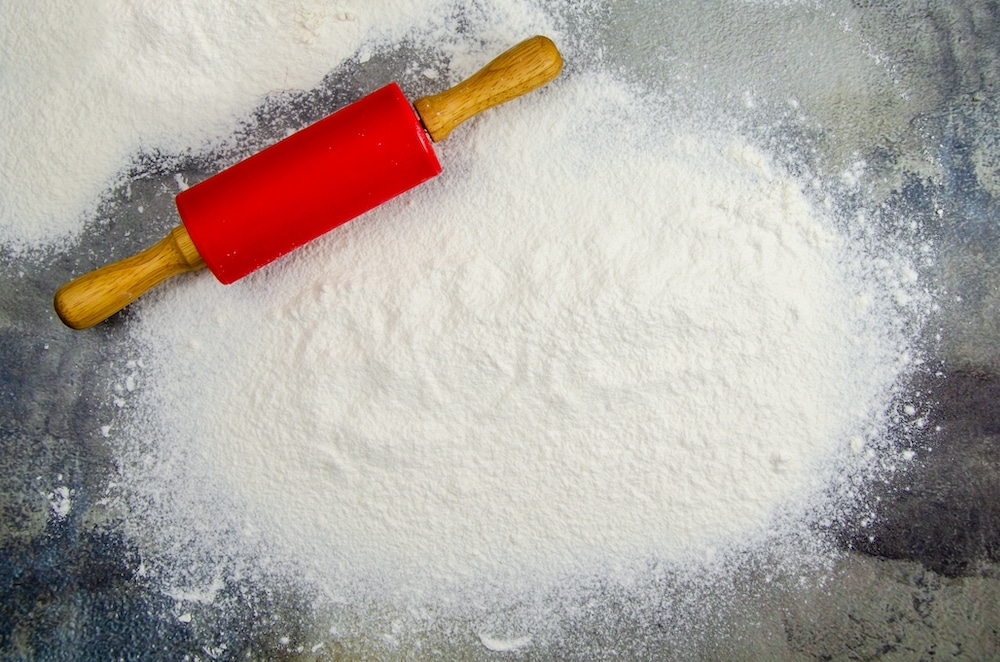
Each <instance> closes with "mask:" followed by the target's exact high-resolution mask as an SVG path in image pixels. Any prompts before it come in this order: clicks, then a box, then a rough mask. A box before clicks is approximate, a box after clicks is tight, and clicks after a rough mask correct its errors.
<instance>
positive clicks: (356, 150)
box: [54, 36, 562, 329]
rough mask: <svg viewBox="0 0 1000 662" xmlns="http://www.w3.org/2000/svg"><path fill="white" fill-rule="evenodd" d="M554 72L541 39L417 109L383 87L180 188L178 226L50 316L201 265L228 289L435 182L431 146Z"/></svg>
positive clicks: (73, 288) (126, 299) (77, 284)
mask: <svg viewBox="0 0 1000 662" xmlns="http://www.w3.org/2000/svg"><path fill="white" fill-rule="evenodd" d="M561 69H562V57H561V56H560V54H559V51H558V49H557V48H556V46H555V44H553V43H552V41H551V40H550V39H548V38H547V37H542V36H537V37H532V38H530V39H527V40H526V41H523V42H521V43H519V44H518V45H516V46H514V47H513V48H511V49H509V50H507V51H505V52H504V53H502V54H500V55H499V56H497V57H496V58H495V59H494V60H492V61H491V62H490V63H489V64H487V65H486V66H485V67H483V68H482V69H481V70H479V71H478V72H477V73H476V74H474V75H473V76H472V77H470V78H468V79H466V80H465V81H463V82H461V83H459V84H458V85H456V86H455V87H452V88H450V89H448V90H445V91H444V92H440V93H438V94H434V95H431V96H426V97H422V98H420V99H417V100H416V101H415V102H414V103H413V106H411V105H410V103H409V102H408V101H407V99H406V97H405V96H404V95H403V92H402V90H401V89H400V88H399V85H397V84H396V83H390V84H389V85H386V86H385V87H383V88H381V89H379V90H377V91H375V92H372V93H371V94H369V95H368V96H366V97H363V98H362V99H360V100H358V101H356V102H354V103H352V104H350V105H348V106H345V107H344V108H341V109H340V110H338V111H336V112H335V113H333V114H332V115H329V116H328V117H326V118H324V119H321V120H319V121H318V122H316V123H314V124H312V125H310V126H308V127H306V128H304V129H302V130H301V131H299V132H297V133H294V134H292V135H291V136H289V137H287V138H285V139H284V140H281V141H279V142H277V143H275V144H274V145H272V146H270V147H268V148H267V149H265V150H263V151H261V152H260V153H258V154H255V155H254V156H251V157H249V158H247V159H246V160H244V161H240V162H239V163H237V164H235V165H233V166H231V167H230V168H227V169H226V170H223V171H222V172H220V173H218V174H216V175H214V176H212V177H210V178H208V179H206V180H204V181H202V182H200V183H198V184H195V185H194V186H192V187H191V188H188V189H186V190H184V191H182V192H181V193H180V194H179V195H177V197H176V200H175V201H176V205H177V212H178V215H179V216H180V219H181V224H180V225H178V226H177V227H175V228H173V229H172V230H171V231H170V232H169V233H168V234H167V236H166V237H164V238H163V239H162V240H160V241H159V242H158V243H156V244H154V245H153V246H151V247H149V248H147V249H146V250H144V251H142V252H140V253H137V254H136V255H133V256H131V257H128V258H125V259H124V260H121V261H119V262H115V263H113V264H109V265H106V266H104V267H101V268H99V269H97V270H95V271H92V272H90V273H87V274H84V275H82V276H80V277H78V278H76V279H74V280H72V281H70V282H68V283H66V284H65V285H63V286H62V287H60V288H59V290H58V291H57V292H56V294H55V299H54V305H55V310H56V313H57V314H58V315H59V319H61V320H62V321H63V323H65V324H66V325H67V326H69V327H72V328H74V329H85V328H87V327H90V326H93V325H94V324H97V323H98V322H101V321H103V320H105V319H107V318H108V317H110V316H111V315H113V314H115V313H116V312H118V311H120V310H121V309H122V308H124V307H125V306H127V305H128V304H130V303H131V302H132V301H134V300H135V299H136V298H137V297H138V296H140V295H141V294H142V293H143V292H145V291H147V290H148V289H149V288H151V287H153V286H154V285H156V284H157V283H159V282H161V281H163V280H165V279H167V278H170V277H171V276H175V275H177V274H181V273H184V272H187V271H193V270H196V269H201V268H203V267H206V266H207V267H208V269H209V271H211V272H212V273H213V274H214V275H215V277H216V278H217V279H218V280H219V281H221V282H222V283H224V284H228V283H232V282H234V281H236V280H238V279H240V278H242V277H244V276H246V275H247V274H249V273H251V272H252V271H254V270H256V269H259V268H260V267H262V266H264V265H265V264H268V263H270V262H272V261H273V260H276V259H277V258H279V257H281V256H282V255H285V254H286V253H288V252H289V251H291V250H293V249H295V248H297V247H299V246H301V245H303V244H305V243H307V242H309V241H311V240H313V239H315V238H316V237H318V236H320V235H322V234H324V233H326V232H328V231H329V230H332V229H333V228H335V227H337V226H338V225H341V224H343V223H346V222H347V221H349V220H351V219H353V218H355V217H357V216H359V215H360V214H362V213H364V212H366V211H368V210H370V209H372V208H374V207H377V206H378V205H380V204H382V203H383V202H385V201H387V200H389V199H390V198H393V197H395V196H397V195H399V194H401V193H403V192H404V191H407V190H409V189H411V188H413V187H414V186H417V185H418V184H421V183H422V182H425V181H427V180H428V179H430V178H432V177H434V176H436V175H438V174H439V173H440V172H441V165H440V164H439V162H438V160H437V156H436V155H435V154H434V148H433V144H432V143H434V142H438V141H440V140H442V139H444V138H445V137H446V136H447V135H448V134H449V133H450V132H451V130H452V129H454V128H455V127H456V126H458V125H459V124H461V123H462V122H464V121H465V120H467V119H469V118H470V117H472V116H473V115H475V114H477V113H479V112H482V111H483V110H486V109H488V108H491V107H493V106H497V105H499V104H501V103H504V102H506V101H510V100H511V99H514V98H515V97H518V96H520V95H522V94H525V93H527V92H530V91H531V90H534V89H536V88H538V87H541V86H542V85H544V84H546V83H548V82H549V81H551V80H552V79H553V78H555V77H556V76H557V75H559V72H560V70H561ZM414 109H416V113H414Z"/></svg>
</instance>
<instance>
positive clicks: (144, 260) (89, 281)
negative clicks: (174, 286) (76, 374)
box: [53, 225, 205, 329]
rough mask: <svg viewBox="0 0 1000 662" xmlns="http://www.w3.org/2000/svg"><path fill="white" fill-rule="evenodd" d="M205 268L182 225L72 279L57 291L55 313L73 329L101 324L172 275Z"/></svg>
mask: <svg viewBox="0 0 1000 662" xmlns="http://www.w3.org/2000/svg"><path fill="white" fill-rule="evenodd" d="M204 266H205V261H204V260H202V259H201V255H199V254H198V249H197V248H195V245H194V242H192V241H191V237H190V235H188V233H187V230H186V229H185V228H184V226H183V225H178V226H177V227H175V228H174V229H173V230H171V231H170V233H169V234H168V235H167V236H166V237H164V238H163V239H161V240H160V241H159V242H157V243H156V244H154V245H153V246H150V247H149V248H147V249H146V250H144V251H142V252H141V253H137V254H135V255H133V256H132V257H127V258H125V259H124V260H120V261H118V262H114V263H112V264H109V265H106V266H103V267H101V268H100V269H97V270H95V271H91V272H90V273H88V274H84V275H83V276H80V277H79V278H76V279H74V280H71V281H70V282H68V283H66V284H65V285H63V286H62V287H60V288H59V290H58V291H56V295H55V300H54V301H53V303H54V305H55V309H56V314H57V315H59V319H61V320H62V321H63V323H64V324H65V325H66V326H68V327H71V328H73V329H86V328H88V327H91V326H93V325H95V324H97V323H98V322H103V321H104V320H106V319H107V318H109V317H111V316H112V315H114V314H115V313H117V312H118V311H119V310H121V309H122V308H124V307H125V306H127V305H129V304H130V303H132V302H133V301H135V299H136V298H137V297H138V296H139V295H141V294H142V293H143V292H145V291H146V290H148V289H149V288H151V287H153V286H154V285H156V284H157V283H159V282H160V281H163V280H166V279H167V278H170V277H171V276H176V275H177V274H181V273H184V272H185V271H194V270H195V269H201V268H202V267H204Z"/></svg>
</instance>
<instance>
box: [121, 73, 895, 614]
mask: <svg viewBox="0 0 1000 662" xmlns="http://www.w3.org/2000/svg"><path fill="white" fill-rule="evenodd" d="M623 107H625V108H629V109H631V110H632V113H629V114H626V116H625V117H622V112H621V111H622V108H623ZM637 121H639V122H642V124H641V125H640V127H641V129H639V130H637V128H638V127H637V126H636V124H635V122H637ZM592 127H601V129H602V130H601V132H599V133H598V132H595V131H594V130H593V128H592ZM441 157H442V161H443V162H444V163H445V164H446V172H445V174H444V175H443V176H442V177H441V178H439V179H438V180H436V181H435V182H433V183H432V184H430V185H428V186H426V187H424V188H423V189H421V190H419V191H416V192H414V193H413V194H411V195H406V196H405V197H404V198H402V199H400V200H397V201H395V202H394V203H392V204H389V205H387V206H385V207H384V208H382V209H379V210H377V211H375V212H374V213H372V214H371V215H369V216H366V217H364V218H362V219H359V220H357V221H355V222H354V223H353V224H351V225H349V226H345V227H344V228H342V229H338V230H337V231H335V232H334V233H332V234H331V235H330V236H328V237H326V238H325V239H323V240H322V241H320V242H318V243H316V244H314V245H312V246H310V247H308V248H307V249H305V250H304V251H302V252H301V253H300V254H298V255H296V256H294V257H292V258H290V259H289V260H287V261H285V262H284V263H282V264H279V265H277V266H275V267H274V268H273V269H267V270H265V271H263V272H260V273H259V274H257V275H255V277H253V278H251V279H250V280H249V281H247V282H243V283H240V284H237V285H235V286H232V287H228V288H225V287H221V286H219V284H218V283H217V282H215V281H214V279H213V278H212V277H211V276H210V275H208V274H204V275H203V276H201V277H199V278H197V279H195V280H192V281H190V282H185V283H184V285H183V286H177V287H172V288H166V289H165V290H164V292H163V294H162V296H159V297H157V298H155V299H154V300H152V301H151V302H150V303H149V304H148V305H145V306H143V308H142V314H141V322H140V324H139V326H138V328H137V329H136V332H137V333H138V334H141V336H142V337H143V339H144V342H145V345H146V347H148V348H149V350H150V356H152V357H153V358H154V359H155V361H154V362H152V363H151V362H150V361H149V360H148V359H147V361H146V365H147V367H151V366H156V368H155V370H153V371H152V373H151V375H150V376H149V378H148V379H149V381H148V384H149V386H148V387H147V388H148V391H147V393H146V406H147V407H148V408H149V409H150V410H152V411H154V412H155V413H156V415H157V417H158V426H159V427H160V428H161V429H166V430H170V431H171V432H170V435H169V437H168V443H169V447H170V452H169V457H170V460H169V462H165V463H164V464H163V465H162V466H157V468H156V469H155V470H154V474H156V473H159V472H162V471H164V470H165V469H164V467H170V469H166V470H167V471H170V472H173V471H176V466H175V463H176V462H180V463H182V466H185V469H184V470H182V471H181V473H180V474H179V476H187V475H188V474H187V471H188V469H189V468H190V469H191V470H194V471H196V472H198V473H200V474H203V475H204V478H203V479H205V480H208V479H210V480H212V481H214V482H217V483H218V484H221V485H224V486H225V487H224V489H223V490H222V491H223V492H224V493H226V494H228V495H230V497H231V498H232V500H233V501H234V502H236V503H239V504H242V505H244V506H245V507H246V508H248V509H249V511H250V513H249V515H248V516H247V517H248V521H250V522H252V523H253V526H254V528H255V529H256V530H257V531H256V533H254V534H253V535H254V536H256V535H258V534H259V535H261V536H264V537H265V538H267V540H268V541H269V542H270V543H272V544H274V545H276V546H277V548H278V549H279V550H280V552H281V554H282V555H284V556H286V557H288V558H292V559H294V562H295V565H296V567H297V568H299V569H300V571H302V572H304V573H306V574H309V575H312V576H313V577H314V578H315V579H316V581H317V582H318V583H319V584H320V585H322V586H324V587H325V588H327V589H328V590H330V591H331V592H332V593H333V594H335V595H343V594H345V593H346V594H351V592H352V591H357V594H358V595H371V594H372V592H378V591H379V590H384V591H386V592H388V593H391V594H392V595H396V596H404V597H405V598H406V599H413V600H417V599H424V598H426V599H430V600H432V601H436V600H438V599H443V598H447V599H461V596H466V597H467V598H468V596H469V595H473V596H477V599H479V598H481V597H482V596H483V595H486V594H489V593H495V592H496V591H497V590H500V589H498V588H497V587H504V588H503V589H502V590H504V591H508V590H509V591H513V592H514V593H513V594H516V592H517V591H519V590H523V589H525V588H527V587H529V586H533V585H535V586H537V585H539V584H541V585H552V584H554V583H555V582H556V581H558V580H559V579H560V578H565V577H567V576H591V575H593V574H595V573H604V572H608V570H609V569H610V568H614V569H615V570H614V571H615V572H616V573H618V574H621V573H624V574H625V575H628V574H629V573H631V572H632V571H635V570H639V569H641V568H642V567H644V564H645V563H646V562H647V561H648V559H650V558H653V559H660V560H666V561H671V562H684V561H685V560H688V559H704V558H705V556H706V554H711V553H712V552H713V550H715V549H716V548H720V547H727V546H730V545H732V544H733V543H739V544H746V543H747V541H748V540H752V539H755V538H756V539H759V538H761V537H763V536H765V535H767V534H769V533H773V531H772V529H774V528H775V527H778V528H780V527H782V526H785V525H784V524H782V523H781V522H777V521H775V517H776V515H777V513H778V512H779V510H787V509H788V508H789V507H793V508H794V507H801V506H804V505H805V503H806V501H807V500H808V498H809V497H811V496H814V493H815V491H816V490H817V488H819V487H821V486H822V484H823V478H824V475H825V474H824V472H825V471H828V470H829V467H828V466H827V463H828V462H829V461H830V460H831V458H832V457H834V456H836V454H837V453H845V452H848V449H849V445H850V442H851V439H852V438H853V437H854V436H855V435H858V434H859V433H860V432H861V431H862V430H863V429H864V428H865V426H866V425H867V424H869V423H870V421H871V420H873V419H874V418H876V417H877V416H878V414H879V413H880V409H881V408H883V407H884V406H885V404H886V398H887V394H888V391H889V388H890V387H891V385H892V383H893V380H894V378H895V377H896V375H897V363H896V358H897V357H896V351H895V346H894V344H893V340H894V339H892V338H889V337H886V336H885V334H884V332H883V331H882V330H881V325H880V323H879V322H880V318H879V315H882V314H884V313H883V311H880V310H879V309H878V308H877V307H875V308H873V307H872V306H871V305H866V302H870V298H869V296H867V295H870V294H871V293H869V292H866V291H865V290H866V285H865V283H864V282H863V281H862V280H859V279H858V278H857V277H858V276H859V273H858V272H856V271H855V269H856V268H857V267H856V264H855V261H856V260H858V259H859V258H860V256H852V255H851V251H852V250H854V247H852V246H851V245H850V244H849V243H846V242H845V240H844V238H843V237H841V236H839V235H838V234H837V233H836V232H835V231H834V229H833V228H832V226H831V224H830V223H829V222H828V220H827V219H825V218H824V216H823V214H822V213H820V212H818V211H817V209H816V208H815V207H814V206H813V205H812V204H811V203H810V202H809V201H808V200H807V198H806V197H805V196H804V194H803V192H802V191H801V190H800V187H799V185H798V184H797V183H796V182H795V181H794V180H792V179H791V178H789V177H788V176H787V175H785V174H783V173H781V172H779V171H776V170H775V169H774V167H773V166H772V165H771V164H770V163H769V162H768V159H767V158H766V157H765V156H764V155H763V154H762V153H760V152H759V151H757V150H755V149H754V148H752V147H750V146H749V145H747V144H746V143H745V142H743V141H741V140H740V139H738V138H736V137H733V136H724V135H714V136H713V135H696V134H692V133H687V132H685V133H682V134H674V133H671V132H670V131H667V130H657V129H656V128H655V111H654V110H653V109H652V108H647V107H644V102H643V101H641V100H640V99H639V98H637V97H635V96H633V95H632V94H631V93H630V92H629V91H628V90H627V89H625V88H624V87H622V86H621V85H620V84H618V83H616V82H615V81H614V80H613V79H610V78H606V77H602V76H599V75H581V76H577V77H575V78H574V79H572V80H566V81H562V82H559V83H557V84H555V85H553V86H552V87H551V88H549V89H548V90H546V91H545V92H544V93H540V94H538V95H536V96H534V97H532V98H529V99H524V100H523V101H521V102H518V103H515V104H513V105H510V106H507V107H505V108H503V109H502V110H498V111H497V112H495V113H491V114H490V115H489V116H487V117H483V118H481V120H479V121H477V122H476V123H475V124H474V125H473V126H471V127H469V128H468V130H467V131H465V132H463V133H462V134H461V135H459V136H456V137H455V138H454V140H450V141H449V143H448V144H447V145H446V146H442V155H441ZM160 478H161V480H162V477H160ZM213 498H214V497H213Z"/></svg>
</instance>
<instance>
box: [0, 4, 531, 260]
mask: <svg viewBox="0 0 1000 662" xmlns="http://www.w3.org/2000/svg"><path fill="white" fill-rule="evenodd" d="M451 4H452V3H451V2H447V1H446V0H437V1H432V2H428V1H426V0H380V1H379V2H360V1H356V0H342V1H340V2H335V3H331V2H325V1H323V0H298V1H296V2H293V3H288V2H284V1H283V0H266V1H264V2H252V3H220V2H181V3H170V4H158V3H146V2H124V3H123V2H116V1H112V0H89V1H88V2H86V3H72V4H69V5H67V4H66V3H64V2H59V1H58V0H38V1H34V2H7V3H3V6H2V7H0V74H2V75H0V186H2V191H3V195H2V196H0V243H3V244H5V245H7V246H8V247H9V248H13V249H18V250H21V249H24V248H28V247H37V246H39V245H45V244H50V243H53V242H59V241H65V240H67V239H72V238H74V237H75V236H76V235H77V234H79V232H80V231H81V229H82V227H83V225H84V222H85V220H86V218H87V216H86V215H87V214H89V213H91V210H92V209H94V208H95V207H96V203H97V200H98V197H99V196H100V195H101V194H102V193H103V192H104V191H106V190H107V188H108V187H109V186H110V185H111V184H112V183H113V182H114V181H115V180H116V178H117V177H119V176H120V173H121V172H123V171H124V169H125V168H126V167H127V166H128V164H129V161H130V160H131V159H132V158H134V157H136V156H137V155H138V153H139V152H140V150H141V151H145V152H147V153H152V154H156V153H163V154H167V155H172V154H178V153H183V152H186V151H188V150H192V149H194V150H199V149H202V148H210V147H212V146H215V145H217V144H219V143H221V142H223V141H224V140H225V136H227V135H229V134H230V133H231V132H232V131H233V130H234V128H235V127H236V126H237V123H238V121H239V120H240V119H242V118H243V116H244V114H246V113H248V112H249V111H250V110H251V109H252V108H253V107H254V105H256V104H258V103H259V102H260V101H261V99H262V98H263V97H264V96H265V95H267V94H269V93H273V92H279V91H285V90H291V89H300V88H301V89H308V88H310V87H313V86H315V85H316V84H318V83H319V82H320V80H321V79H322V78H323V76H324V75H325V74H327V73H328V72H329V71H330V70H331V69H332V68H334V67H335V66H336V65H337V64H339V63H340V62H342V61H343V60H345V59H346V58H347V57H349V56H351V55H353V54H355V53H356V52H357V51H358V49H359V47H360V46H361V44H362V43H366V44H367V45H368V46H367V48H368V49H371V48H372V47H373V45H377V44H378V43H387V42H388V43H391V42H393V41H395V40H398V39H399V37H400V35H401V34H402V33H403V32H404V31H408V30H412V29H413V27H414V26H415V25H419V26H421V28H422V29H423V30H425V31H426V32H428V33H432V34H437V33H441V34H440V37H439V39H440V41H442V42H443V43H447V42H448V41H449V38H448V37H447V36H446V35H448V33H449V29H448V28H449V21H454V20H456V17H455V15H454V12H453V11H452V10H451V9H450V5H451ZM501 4H502V5H504V10H503V12H502V14H501V15H502V16H503V18H504V19H505V21H504V24H503V25H504V29H505V30H511V31H513V32H514V34H515V35H517V34H520V36H526V35H525V32H524V31H525V30H526V29H530V28H529V27H528V26H529V25H530V26H533V27H535V29H539V27H542V28H544V25H542V26H539V18H538V12H534V13H532V12H531V11H529V10H528V9H526V8H524V7H523V3H521V2H519V0H508V2H504V3H501ZM493 13H494V17H495V16H496V10H493ZM493 32H494V33H499V34H494V35H493V38H494V39H496V38H502V37H504V36H507V37H508V38H509V35H505V33H504V30H494V31H493ZM451 33H452V34H453V33H454V30H451ZM369 52H370V50H369Z"/></svg>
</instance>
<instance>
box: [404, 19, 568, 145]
mask: <svg viewBox="0 0 1000 662" xmlns="http://www.w3.org/2000/svg"><path fill="white" fill-rule="evenodd" d="M562 64H563V62H562V55H560V54H559V49H558V48H556V45H555V44H554V43H552V40H551V39H549V38H548V37H543V36H537V37H531V38H530V39H526V40H524V41H522V42H521V43H519V44H517V45H516V46H514V47H513V48H510V49H509V50H507V51H504V52H503V53H501V54H500V55H498V56H497V57H496V58H494V59H493V60H492V61H491V62H490V63H489V64H487V65H486V66H485V67H483V68H482V69H480V70H479V71H478V72H476V73H475V74H473V75H472V76H471V77H470V78H467V79H466V80H464V81H462V82H461V83H459V84H458V85H456V86H455V87H453V88H451V89H448V90H445V91H444V92H439V93H438V94H434V95H431V96H427V97H421V98H420V99H417V100H416V101H415V102H414V103H413V105H414V107H415V108H416V110H417V114H418V115H420V119H421V121H423V123H424V128H426V129H427V133H429V134H430V136H431V140H433V141H434V142H440V141H441V140H443V139H444V138H445V137H447V135H448V134H449V133H451V130H452V129H454V128H455V127H456V126H458V125H459V124H461V123H462V122H464V121H465V120H467V119H469V118H470V117H472V116H473V115H475V114H476V113H480V112H482V111H484V110H486V109H487V108H492V107H493V106H499V105H500V104H502V103H504V102H506V101H510V100H511V99H514V98H516V97H519V96H521V95H522V94H526V93H528V92H531V91H532V90H534V89H537V88H539V87H541V86H542V85H545V84H546V83H548V82H549V81H551V80H552V79H554V78H555V77H556V76H558V75H559V72H560V71H562Z"/></svg>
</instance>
